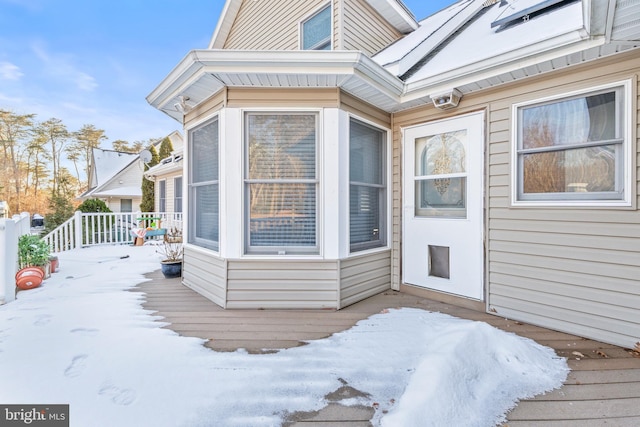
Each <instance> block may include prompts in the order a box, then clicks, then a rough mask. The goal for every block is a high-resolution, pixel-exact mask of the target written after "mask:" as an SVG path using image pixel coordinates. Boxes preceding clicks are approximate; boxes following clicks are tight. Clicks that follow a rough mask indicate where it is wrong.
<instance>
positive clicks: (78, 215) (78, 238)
mask: <svg viewBox="0 0 640 427" xmlns="http://www.w3.org/2000/svg"><path fill="white" fill-rule="evenodd" d="M73 229H74V242H73V248H74V249H78V248H81V247H82V212H80V211H75V213H74V214H73Z"/></svg>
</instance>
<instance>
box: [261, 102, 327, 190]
mask: <svg viewBox="0 0 640 427" xmlns="http://www.w3.org/2000/svg"><path fill="white" fill-rule="evenodd" d="M248 133H249V179H314V178H315V176H316V146H315V145H316V116H315V115H288V114H286V115H285V114H282V115H253V114H252V115H250V116H249V117H248Z"/></svg>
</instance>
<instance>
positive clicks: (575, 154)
mask: <svg viewBox="0 0 640 427" xmlns="http://www.w3.org/2000/svg"><path fill="white" fill-rule="evenodd" d="M523 166H524V167H523V169H524V171H523V174H524V192H525V193H564V192H602V191H615V184H616V177H615V171H616V145H605V146H600V147H589V148H581V149H572V150H563V151H552V152H546V153H536V154H526V155H524V156H523Z"/></svg>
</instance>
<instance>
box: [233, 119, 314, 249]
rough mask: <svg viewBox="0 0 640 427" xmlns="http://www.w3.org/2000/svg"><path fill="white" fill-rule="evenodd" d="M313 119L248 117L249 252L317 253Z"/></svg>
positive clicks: (247, 188) (247, 206)
mask: <svg viewBox="0 0 640 427" xmlns="http://www.w3.org/2000/svg"><path fill="white" fill-rule="evenodd" d="M317 122H318V116H317V114H305V113H247V114H246V116H245V125H246V130H245V141H246V143H245V144H246V150H245V153H246V158H245V162H246V167H245V209H246V218H248V221H247V222H246V228H247V232H246V236H247V242H246V246H247V253H276V254H285V253H318V243H317V206H316V199H317V194H318V179H317V175H316V150H317V139H318V123H317Z"/></svg>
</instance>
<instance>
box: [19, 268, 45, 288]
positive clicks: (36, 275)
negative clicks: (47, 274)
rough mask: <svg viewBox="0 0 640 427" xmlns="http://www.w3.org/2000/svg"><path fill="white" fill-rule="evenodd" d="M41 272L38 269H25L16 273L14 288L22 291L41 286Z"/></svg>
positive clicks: (42, 276)
mask: <svg viewBox="0 0 640 427" xmlns="http://www.w3.org/2000/svg"><path fill="white" fill-rule="evenodd" d="M43 278H44V273H43V271H42V270H41V269H40V268H38V267H26V268H23V269H21V270H20V271H18V272H17V273H16V286H18V288H20V289H22V290H28V289H33V288H37V287H38V286H40V285H41V284H42V279H43Z"/></svg>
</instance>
